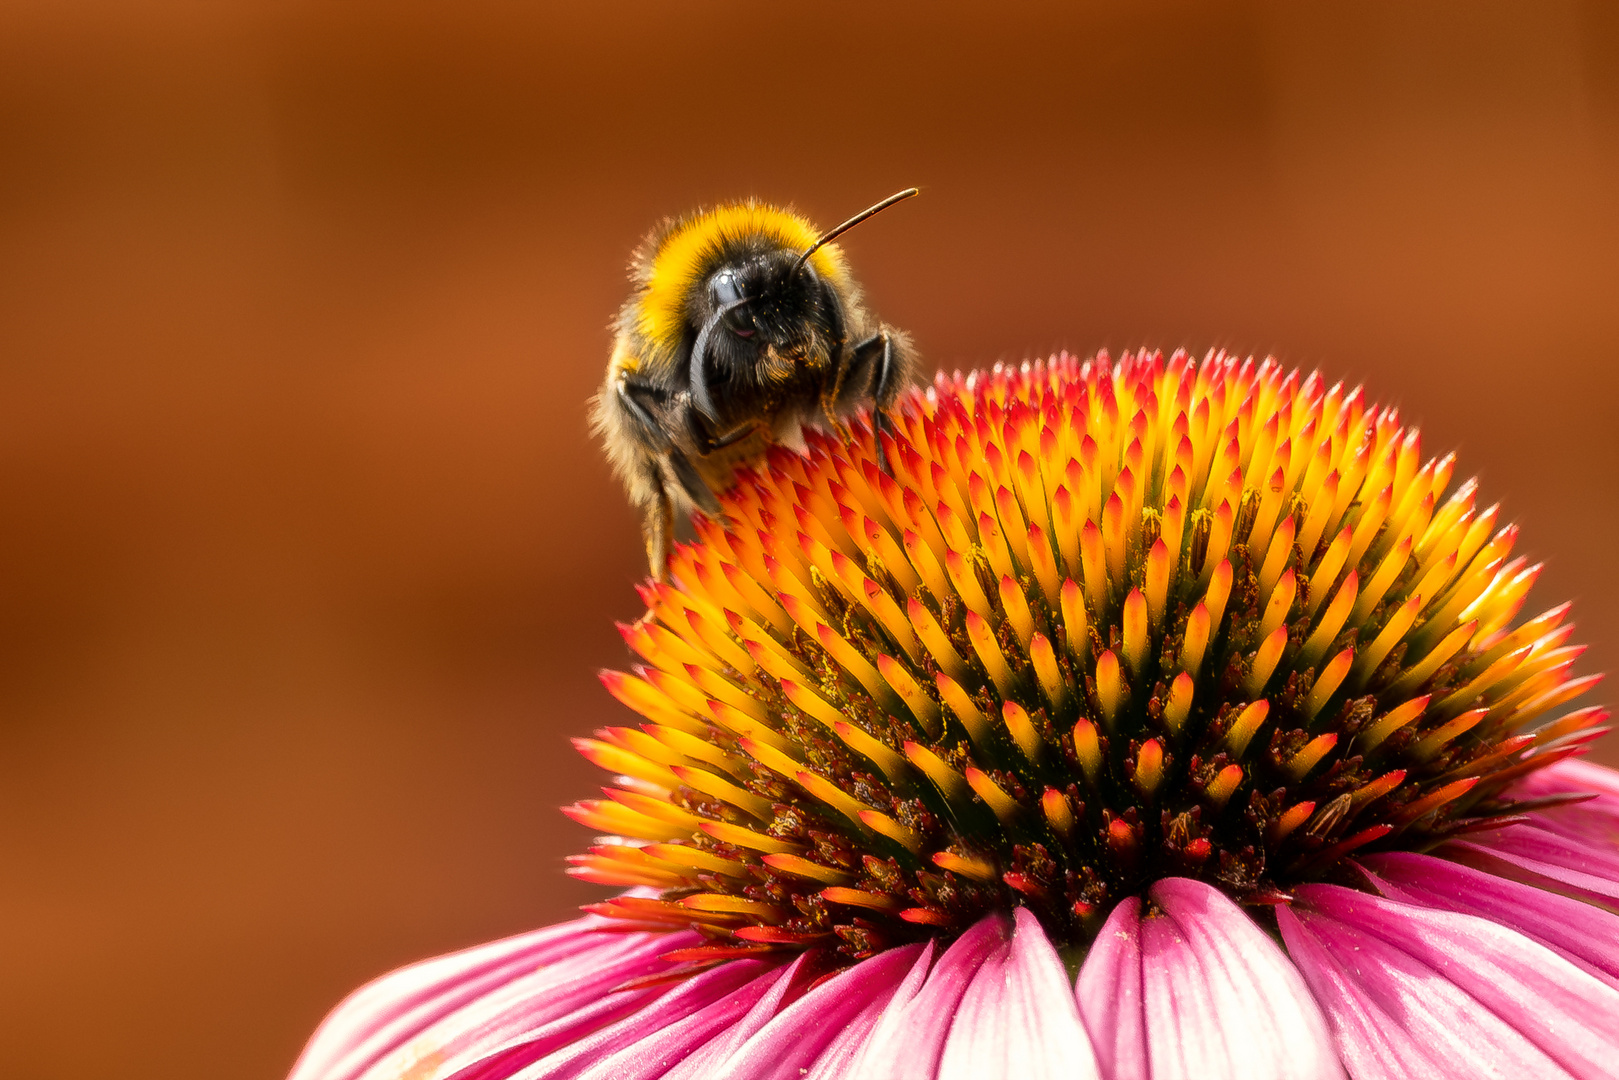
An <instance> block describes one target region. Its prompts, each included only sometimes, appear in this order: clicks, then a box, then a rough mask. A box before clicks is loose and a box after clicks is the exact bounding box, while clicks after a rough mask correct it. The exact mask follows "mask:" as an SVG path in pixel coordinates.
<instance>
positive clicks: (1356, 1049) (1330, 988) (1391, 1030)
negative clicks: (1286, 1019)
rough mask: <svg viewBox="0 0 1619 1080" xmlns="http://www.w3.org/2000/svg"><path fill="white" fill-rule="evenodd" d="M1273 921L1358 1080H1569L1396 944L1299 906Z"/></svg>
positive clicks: (1279, 913)
mask: <svg viewBox="0 0 1619 1080" xmlns="http://www.w3.org/2000/svg"><path fill="white" fill-rule="evenodd" d="M1276 921H1277V923H1278V924H1280V926H1281V929H1282V940H1283V941H1285V942H1286V943H1287V951H1288V952H1289V953H1290V954H1291V955H1292V957H1293V962H1294V963H1296V964H1297V965H1298V967H1299V971H1300V973H1301V974H1303V976H1304V981H1305V982H1306V983H1308V984H1309V987H1310V990H1311V992H1312V993H1313V994H1314V995H1315V999H1316V1001H1317V1002H1319V1003H1320V1005H1321V1008H1322V1010H1323V1011H1324V1012H1325V1013H1326V1015H1327V1022H1328V1023H1329V1024H1330V1025H1331V1027H1332V1033H1333V1037H1334V1039H1335V1040H1336V1042H1337V1044H1338V1053H1339V1055H1340V1056H1341V1057H1342V1058H1343V1062H1344V1065H1345V1066H1346V1067H1347V1068H1348V1070H1349V1075H1350V1076H1352V1077H1354V1078H1355V1080H1462V1078H1464V1077H1465V1078H1471V1077H1491V1078H1495V1080H1515V1078H1520V1077H1536V1078H1541V1077H1544V1078H1546V1080H1555V1078H1557V1077H1567V1075H1568V1074H1567V1073H1565V1072H1564V1071H1563V1070H1562V1069H1559V1068H1558V1067H1557V1066H1556V1065H1555V1064H1554V1063H1553V1062H1552V1061H1551V1060H1550V1059H1549V1058H1547V1057H1546V1055H1545V1054H1542V1053H1541V1052H1540V1051H1539V1050H1537V1049H1536V1048H1535V1047H1534V1046H1532V1045H1530V1044H1529V1043H1528V1042H1527V1041H1526V1040H1525V1039H1524V1038H1523V1037H1522V1036H1521V1035H1519V1034H1518V1033H1517V1032H1516V1031H1513V1030H1512V1029H1511V1028H1510V1027H1508V1026H1507V1025H1506V1024H1505V1023H1503V1022H1502V1021H1501V1020H1500V1019H1499V1018H1498V1017H1496V1016H1495V1014H1494V1013H1492V1012H1490V1011H1489V1010H1488V1009H1486V1008H1484V1007H1483V1006H1482V1005H1480V1004H1479V1003H1478V1002H1476V1001H1474V1000H1473V999H1472V998H1470V997H1468V996H1467V995H1466V994H1465V993H1463V992H1462V991H1461V990H1460V989H1459V988H1458V987H1456V986H1454V985H1452V984H1451V983H1450V982H1449V981H1448V980H1447V979H1445V978H1444V976H1442V975H1440V974H1439V973H1438V972H1436V971H1434V970H1433V969H1432V968H1429V967H1427V966H1426V965H1423V964H1420V963H1418V962H1417V961H1415V960H1413V959H1412V958H1411V957H1409V956H1407V955H1406V954H1405V953H1403V952H1401V951H1400V950H1398V949H1396V948H1394V947H1393V946H1391V945H1388V944H1387V943H1385V942H1383V941H1381V940H1379V939H1378V938H1375V937H1373V936H1371V935H1370V934H1366V933H1363V932H1361V931H1360V930H1357V929H1355V928H1353V927H1350V926H1345V925H1344V924H1342V923H1339V922H1336V921H1334V920H1332V919H1329V918H1326V917H1325V916H1322V915H1319V914H1316V913H1314V912H1311V911H1309V910H1307V909H1305V908H1303V907H1302V906H1299V907H1294V908H1278V909H1277V911H1276Z"/></svg>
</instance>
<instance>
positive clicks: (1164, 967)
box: [1141, 878, 1343, 1080]
mask: <svg viewBox="0 0 1619 1080" xmlns="http://www.w3.org/2000/svg"><path fill="white" fill-rule="evenodd" d="M1148 896H1149V897H1150V898H1151V899H1152V900H1153V902H1154V903H1156V904H1157V905H1158V907H1159V908H1161V909H1162V911H1163V916H1161V917H1157V918H1147V919H1145V920H1143V921H1142V924H1141V972H1142V1002H1143V1008H1144V1013H1145V1017H1146V1026H1147V1054H1148V1060H1149V1061H1150V1062H1151V1064H1152V1074H1153V1076H1155V1077H1159V1076H1176V1077H1179V1076H1189V1077H1190V1076H1196V1077H1199V1078H1207V1080H1217V1078H1220V1077H1231V1078H1233V1080H1238V1078H1240V1080H1251V1078H1252V1077H1255V1076H1265V1077H1276V1078H1278V1080H1282V1078H1294V1077H1297V1078H1299V1080H1319V1078H1324V1077H1339V1076H1342V1075H1343V1069H1342V1068H1341V1066H1340V1065H1339V1063H1338V1056H1337V1053H1336V1051H1335V1050H1334V1048H1333V1045H1332V1039H1331V1037H1330V1035H1329V1033H1328V1028H1327V1023H1326V1020H1325V1018H1324V1017H1323V1016H1322V1015H1321V1011H1320V1009H1319V1008H1317V1006H1316V1004H1315V1001H1314V999H1313V998H1311V996H1310V992H1309V989H1308V988H1307V987H1306V986H1305V984H1304V981H1303V979H1302V978H1300V976H1299V973H1298V971H1297V970H1295V969H1294V967H1293V965H1292V963H1290V962H1289V961H1288V959H1287V956H1286V955H1285V954H1284V953H1283V952H1282V951H1281V949H1279V948H1277V946H1276V944H1275V943H1274V942H1272V941H1271V940H1270V938H1268V937H1266V936H1265V934H1264V933H1263V932H1262V931H1261V930H1260V929H1259V927H1258V926H1256V925H1255V924H1254V922H1253V920H1251V919H1249V918H1248V916H1246V915H1244V914H1243V912H1242V910H1241V909H1240V908H1238V907H1237V906H1236V905H1235V904H1233V903H1232V902H1231V901H1230V900H1228V899H1227V898H1226V897H1225V896H1224V895H1223V894H1222V893H1220V892H1219V891H1218V890H1216V889H1214V888H1211V887H1210V886H1208V885H1205V884H1203V883H1202V882H1198V881H1192V880H1189V879H1187V878H1165V879H1163V880H1161V881H1158V882H1156V883H1154V885H1153V886H1152V888H1151V889H1150V890H1148Z"/></svg>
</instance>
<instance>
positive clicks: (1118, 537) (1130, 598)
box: [567, 353, 1606, 963]
mask: <svg viewBox="0 0 1619 1080" xmlns="http://www.w3.org/2000/svg"><path fill="white" fill-rule="evenodd" d="M895 419H896V427H897V432H896V434H895V436H894V437H893V438H892V440H891V441H888V442H886V443H885V449H886V460H887V461H888V462H890V463H891V473H892V474H891V475H890V474H885V473H883V472H881V471H879V469H878V468H877V465H876V458H875V456H874V453H873V443H872V436H871V432H870V430H869V428H865V427H860V426H858V425H857V431H856V438H855V441H854V442H853V443H852V444H850V445H849V446H843V445H841V444H839V443H837V442H836V441H834V440H832V439H829V438H826V437H821V436H816V435H813V434H812V435H811V437H810V440H809V450H808V453H807V454H806V455H800V454H796V453H791V452H788V451H785V450H781V451H777V452H775V453H773V454H772V456H771V457H770V460H769V464H768V467H767V468H766V469H765V470H764V471H763V472H751V473H747V474H745V475H742V476H740V477H739V480H738V483H737V485H736V486H735V487H734V488H733V489H732V490H731V491H730V492H729V493H728V494H726V495H725V496H723V497H722V502H723V503H724V506H725V512H726V515H727V518H728V520H727V521H726V522H725V523H723V524H722V523H721V522H717V521H710V520H699V521H698V523H697V527H698V532H699V539H698V541H697V542H696V543H694V544H691V545H688V546H684V547H682V548H680V549H679V550H678V552H677V554H676V555H675V557H674V559H673V561H672V564H671V568H672V571H673V577H674V583H673V584H672V585H666V586H665V585H649V586H647V587H646V589H645V592H644V599H645V601H646V603H647V607H648V612H647V615H646V616H645V617H644V618H642V619H641V620H640V621H638V622H636V623H635V624H633V625H629V626H625V627H623V633H624V637H625V639H626V640H627V641H628V642H629V644H630V646H631V647H632V648H633V649H634V650H635V651H636V652H637V653H639V654H640V656H641V657H642V658H643V659H644V660H645V665H644V666H640V667H637V668H636V669H635V671H634V672H633V673H620V672H608V673H605V674H604V676H603V679H604V682H605V683H606V685H607V687H608V689H609V690H610V691H611V692H612V693H613V694H614V695H615V696H616V697H617V698H618V699H619V700H620V701H622V702H623V703H625V704H626V705H628V706H629V707H630V708H631V709H633V710H634V711H636V712H637V713H639V714H640V715H641V717H642V718H643V719H644V721H645V722H644V723H642V724H640V725H639V726H624V727H614V728H608V729H606V730H603V731H599V732H597V737H596V738H595V739H582V740H578V746H579V748H580V749H581V750H582V751H583V753H584V754H585V755H586V756H587V757H589V758H590V759H591V760H592V761H594V762H596V763H597V764H599V765H601V766H602V767H604V768H606V769H608V770H609V771H611V772H613V773H616V774H619V775H618V778H617V782H616V786H614V787H612V788H609V789H604V790H605V791H606V795H607V798H606V799H602V800H591V801H586V802H581V803H579V804H577V805H575V806H573V807H570V808H569V809H568V811H567V812H568V813H569V814H570V815H571V816H572V817H574V818H575V819H576V820H578V821H580V822H583V823H585V824H587V825H589V826H591V827H593V828H596V829H598V830H600V831H601V832H603V833H608V834H613V835H611V836H609V837H604V838H603V839H601V840H600V841H599V842H598V843H597V844H596V846H595V847H593V848H592V849H591V851H590V853H589V854H587V855H582V856H576V857H575V858H574V859H573V860H572V862H573V864H574V865H573V869H572V873H574V874H575V875H576V876H578V877H582V878H585V879H587V880H590V881H596V882H603V883H608V884H616V885H639V886H650V887H651V888H652V889H654V890H658V891H659V893H658V895H656V896H654V895H650V894H648V895H629V896H623V897H619V898H616V899H613V900H609V901H607V902H605V903H602V904H598V905H593V908H592V910H595V911H598V912H601V913H604V914H609V915H615V916H619V917H621V918H623V919H624V920H625V925H626V926H633V927H638V928H652V927H660V928H675V927H686V926H695V927H697V928H698V929H700V930H702V931H703V932H704V933H705V934H706V935H707V936H708V937H709V938H710V939H711V942H712V944H710V945H705V946H703V947H700V948H697V949H686V950H681V951H679V952H677V953H675V954H672V958H673V959H676V960H685V961H689V962H693V963H702V962H710V961H713V960H715V959H722V958H726V957H730V956H735V955H739V954H743V953H748V952H769V951H773V950H781V949H797V948H805V947H810V946H816V945H823V946H828V947H831V948H832V949H834V951H835V952H837V953H838V954H841V955H842V956H844V957H851V958H852V957H860V956H865V955H869V954H871V953H872V952H874V951H876V950H879V949H881V948H884V947H885V946H888V945H890V944H894V943H896V942H899V941H903V940H910V939H915V938H918V937H924V936H946V937H948V936H950V935H953V934H955V933H957V932H959V931H961V930H963V929H965V928H966V927H967V926H969V925H971V923H972V922H973V920H975V919H977V918H978V917H980V916H981V915H983V914H984V913H985V912H986V911H988V910H991V909H1005V908H1010V907H1012V906H1016V905H1022V906H1026V907H1028V908H1029V909H1030V910H1031V911H1032V912H1033V913H1034V914H1036V915H1037V916H1038V918H1039V919H1040V921H1041V922H1042V923H1043V924H1044V926H1045V928H1046V929H1047V931H1048V932H1049V933H1050V934H1051V936H1052V937H1053V939H1054V940H1057V941H1067V942H1072V943H1075V944H1081V943H1083V942H1085V941H1087V940H1089V938H1090V937H1091V936H1092V935H1094V933H1095V932H1096V930H1097V929H1098V927H1099V923H1100V920H1101V918H1102V917H1104V916H1105V915H1106V913H1107V912H1108V911H1109V910H1111V908H1112V907H1113V905H1114V904H1115V903H1116V902H1117V901H1118V900H1119V899H1120V898H1122V897H1124V896H1128V895H1136V894H1140V893H1141V892H1142V891H1143V890H1144V889H1145V888H1146V886H1147V885H1149V884H1150V883H1151V882H1152V881H1154V880H1156V879H1158V878H1161V877H1165V876H1169V875H1180V876H1187V877H1195V878H1200V879H1202V880H1205V881H1207V882H1210V883H1212V884H1214V885H1216V886H1218V887H1219V888H1221V889H1223V890H1224V891H1225V892H1227V893H1228V894H1230V895H1231V896H1233V897H1235V898H1236V899H1237V900H1239V901H1241V902H1245V903H1250V904H1257V905H1264V904H1269V903H1277V902H1284V901H1285V900H1286V898H1287V890H1288V889H1289V888H1290V887H1292V886H1293V885H1295V884H1297V883H1300V882H1303V881H1308V880H1317V879H1321V878H1324V877H1330V876H1333V875H1334V874H1335V873H1337V872H1339V868H1340V867H1341V866H1342V864H1343V862H1344V860H1345V859H1346V857H1348V856H1349V855H1350V854H1351V853H1352V852H1364V851H1369V850H1373V849H1388V848H1400V849H1422V848H1427V847H1430V846H1432V845H1434V844H1435V843H1437V842H1439V841H1440V840H1442V839H1443V838H1445V837H1448V836H1452V835H1455V834H1457V833H1461V832H1465V831H1468V830H1476V829H1485V828H1490V827H1492V826H1494V825H1497V824H1499V823H1502V822H1503V821H1505V820H1508V816H1509V815H1511V814H1512V813H1513V812H1514V811H1515V810H1518V809H1522V806H1521V805H1514V803H1513V801H1512V799H1511V797H1510V795H1509V794H1508V791H1507V789H1508V788H1509V786H1510V785H1511V783H1512V782H1513V781H1514V780H1516V779H1518V778H1520V777H1522V776H1523V775H1524V774H1526V773H1528V772H1530V771H1532V770H1534V769H1538V768H1540V767H1542V766H1544V765H1548V764H1551V763H1552V762H1554V761H1557V760H1560V759H1562V758H1564V757H1566V756H1568V755H1570V754H1573V753H1576V752H1577V751H1578V750H1579V748H1580V747H1581V746H1582V745H1583V744H1584V743H1585V742H1587V741H1589V740H1590V739H1591V738H1594V737H1595V735H1596V734H1597V733H1599V731H1600V730H1602V729H1600V728H1599V725H1600V724H1601V722H1602V721H1603V720H1604V719H1605V718H1606V714H1605V713H1603V712H1601V711H1600V710H1597V709H1583V710H1579V711H1576V712H1572V713H1569V714H1567V715H1565V716H1562V717H1561V718H1559V719H1556V720H1554V721H1552V722H1550V723H1542V722H1541V721H1543V718H1544V717H1545V716H1546V715H1547V714H1548V713H1549V712H1551V711H1552V710H1555V709H1558V708H1559V707H1561V706H1562V705H1564V704H1565V703H1566V702H1568V701H1570V700H1571V699H1573V698H1575V697H1577V696H1578V695H1579V694H1580V693H1582V692H1583V691H1584V690H1585V689H1587V687H1588V686H1589V685H1590V684H1591V683H1592V682H1593V681H1594V678H1593V677H1583V678H1582V677H1575V676H1574V675H1573V674H1572V671H1571V668H1572V665H1573V663H1574V660H1575V659H1576V657H1578V656H1579V654H1580V652H1581V651H1582V650H1581V649H1580V648H1579V647H1575V646H1569V645H1567V644H1566V642H1567V640H1568V637H1569V634H1570V632H1571V631H1572V629H1573V626H1572V624H1571V623H1567V622H1565V621H1564V616H1565V613H1566V610H1567V608H1566V605H1565V606H1563V607H1558V608H1554V609H1552V610H1551V611H1548V612H1546V613H1545V614H1543V615H1540V616H1537V617H1535V618H1532V619H1529V620H1527V621H1525V622H1523V623H1521V624H1520V625H1517V626H1516V627H1514V626H1513V621H1514V619H1515V618H1516V617H1517V614H1518V612H1519V610H1520V608H1521V607H1522V605H1523V603H1524V599H1525V595H1526V593H1527V592H1528V589H1529V587H1530V584H1531V583H1532V582H1533V581H1534V579H1535V577H1536V574H1537V572H1538V570H1539V567H1538V566H1529V565H1526V562H1525V560H1524V559H1522V558H1513V557H1512V556H1511V548H1512V545H1513V540H1514V537H1515V529H1514V527H1512V526H1506V527H1504V528H1498V527H1497V520H1496V518H1497V511H1496V508H1495V507H1493V506H1492V507H1489V508H1479V507H1477V506H1476V505H1475V487H1476V485H1475V484H1474V483H1473V481H1467V482H1466V483H1463V484H1461V485H1460V486H1459V487H1458V488H1457V489H1456V490H1455V491H1454V492H1453V493H1451V494H1450V495H1449V497H1448V498H1447V497H1446V495H1445V493H1446V489H1447V487H1448V485H1449V482H1450V479H1451V471H1452V467H1453V458H1452V457H1451V456H1447V457H1444V458H1442V459H1439V460H1429V461H1426V462H1424V461H1423V460H1422V455H1421V447H1420V439H1419V436H1418V433H1417V432H1416V431H1415V430H1414V429H1407V428H1404V427H1402V426H1401V425H1400V422H1399V417H1398V414H1397V412H1396V411H1395V410H1393V409H1378V408H1375V407H1372V406H1368V405H1367V404H1366V402H1365V399H1364V398H1363V396H1362V394H1361V391H1360V390H1359V389H1358V388H1357V389H1354V390H1349V391H1346V390H1345V389H1344V388H1343V387H1342V386H1341V385H1338V386H1333V387H1331V388H1328V387H1326V386H1325V385H1324V384H1323V381H1322V380H1321V379H1320V378H1319V377H1318V376H1316V375H1310V376H1309V377H1307V378H1303V377H1301V376H1300V374H1299V373H1298V372H1296V371H1284V370H1283V369H1282V368H1281V367H1279V366H1277V365H1276V364H1274V363H1272V362H1269V361H1266V362H1265V363H1261V364H1255V363H1254V362H1252V361H1251V360H1245V361H1240V362H1239V361H1238V360H1236V359H1233V358H1229V357H1226V356H1224V355H1211V356H1209V357H1208V358H1206V359H1205V360H1204V361H1202V362H1201V363H1195V362H1194V361H1192V360H1191V359H1190V358H1188V357H1186V356H1185V355H1183V354H1180V353H1177V354H1176V355H1175V356H1173V357H1171V358H1170V359H1169V360H1168V361H1167V362H1166V361H1164V359H1163V358H1162V357H1161V356H1160V355H1156V354H1154V355H1148V354H1145V353H1142V354H1137V355H1127V356H1126V357H1124V358H1123V359H1122V360H1120V361H1118V362H1117V363H1115V362H1113V361H1111V360H1110V359H1109V358H1108V357H1107V355H1106V354H1105V353H1104V354H1101V355H1099V356H1097V357H1096V358H1095V359H1094V360H1088V361H1083V362H1081V361H1079V360H1077V359H1075V358H1073V357H1070V356H1067V355H1063V356H1060V357H1057V358H1054V359H1052V360H1051V361H1049V362H1046V363H1037V364H1032V365H1024V366H1023V367H1021V368H1001V367H998V368H996V369H995V370H994V371H993V372H992V373H989V374H987V375H986V374H982V373H979V374H974V375H970V376H968V377H966V378H965V379H963V378H961V377H960V376H957V377H955V378H944V377H941V378H939V379H938V380H937V381H936V382H935V385H934V386H933V387H932V388H930V389H929V390H928V391H927V392H926V393H925V394H924V393H921V392H916V393H913V394H911V395H910V396H908V397H905V398H903V399H901V402H900V403H899V406H898V407H897V409H896V410H895ZM885 438H886V437H885ZM1537 724H1538V725H1539V726H1536V725H1537Z"/></svg>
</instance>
